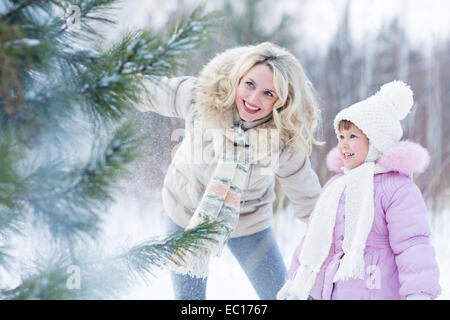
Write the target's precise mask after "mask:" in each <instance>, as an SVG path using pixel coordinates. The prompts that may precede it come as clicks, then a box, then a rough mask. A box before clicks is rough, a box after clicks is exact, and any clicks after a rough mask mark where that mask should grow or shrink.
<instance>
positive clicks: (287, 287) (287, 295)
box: [277, 279, 298, 300]
mask: <svg viewBox="0 0 450 320" xmlns="http://www.w3.org/2000/svg"><path fill="white" fill-rule="evenodd" d="M291 287H292V279H289V280H288V281H287V282H286V283H285V284H284V286H283V287H282V288H281V290H280V291H279V292H278V294H277V299H278V300H298V297H297V296H296V295H295V294H294V293H293V292H292V290H291V289H292V288H291Z"/></svg>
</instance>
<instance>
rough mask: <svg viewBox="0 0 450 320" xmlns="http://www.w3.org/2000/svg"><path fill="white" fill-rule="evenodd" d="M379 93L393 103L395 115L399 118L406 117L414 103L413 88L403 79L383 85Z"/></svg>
mask: <svg viewBox="0 0 450 320" xmlns="http://www.w3.org/2000/svg"><path fill="white" fill-rule="evenodd" d="M378 94H379V95H381V96H383V98H384V99H386V100H388V101H389V102H391V103H392V105H393V115H394V116H395V117H396V118H397V119H398V120H403V119H405V118H406V116H407V115H408V113H409V111H410V110H411V108H412V106H413V104H414V100H413V92H412V90H411V89H410V88H409V86H408V85H406V84H405V83H404V82H402V81H392V82H389V83H386V84H384V85H382V86H381V88H380V91H379V92H378Z"/></svg>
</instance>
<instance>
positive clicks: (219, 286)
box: [104, 0, 450, 299]
mask: <svg viewBox="0 0 450 320" xmlns="http://www.w3.org/2000/svg"><path fill="white" fill-rule="evenodd" d="M218 3H219V2H218V1H209V2H208V7H210V8H212V9H214V8H215V7H217V6H218ZM270 3H272V6H273V7H271V4H270ZM270 3H269V5H266V6H264V8H263V10H270V12H271V19H268V20H267V21H264V23H267V24H276V23H279V21H278V20H277V19H280V17H281V15H282V14H283V13H284V12H298V13H299V16H300V15H301V17H303V18H304V19H303V20H302V28H303V29H302V30H303V31H302V34H303V35H305V36H304V37H303V38H302V39H301V40H299V45H300V44H301V45H302V46H303V47H304V46H306V45H308V46H311V47H315V48H317V50H324V48H326V46H327V43H328V42H329V41H330V39H332V37H333V34H334V33H335V32H336V28H337V23H338V21H337V16H338V15H337V14H336V12H337V11H339V10H341V8H342V6H343V5H344V4H345V1H334V0H333V1H327V0H320V1H302V6H300V5H299V2H297V1H287V0H284V1H276V2H275V1H271V2H270ZM196 4H198V1H175V0H173V1H170V0H167V1H164V2H161V1H138V0H128V1H123V2H122V5H121V7H122V9H120V10H119V11H118V19H119V25H118V26H117V27H115V28H114V29H112V30H110V31H107V32H106V33H107V36H108V38H109V39H110V40H114V39H115V38H116V37H117V36H118V34H120V31H123V30H132V29H136V28H145V27H157V28H160V29H164V26H165V24H166V22H167V20H168V16H169V14H170V13H171V12H173V11H174V10H175V9H176V8H177V6H180V5H181V6H182V7H184V8H192V7H193V6H195V5H196ZM448 12H450V1H447V0H442V1H440V0H431V1H422V0H404V1H402V0H397V1H385V0H378V1H355V2H354V4H353V6H352V9H351V12H350V15H351V17H350V22H351V26H350V27H351V29H352V31H353V33H354V37H355V40H356V41H362V42H363V41H364V39H365V37H366V36H367V34H369V33H374V32H376V30H378V29H379V28H380V27H381V26H382V25H383V22H384V21H386V20H388V19H391V18H392V17H393V16H397V17H398V18H399V19H400V21H401V23H402V25H403V26H405V29H406V30H408V37H409V38H410V41H411V43H412V45H414V46H419V47H420V46H422V47H427V46H431V45H432V44H433V43H436V42H437V41H440V39H445V38H446V37H448V34H449V30H450V22H449V21H450V20H449V19H448V18H447V17H446V15H447V13H448ZM325 21H326V23H324V22H325ZM300 42H301V43H300ZM447 107H448V106H447ZM325 125H326V124H325ZM153 156H154V157H160V158H161V157H163V156H162V155H161V154H159V153H158V152H155V153H154V154H153ZM161 171H162V172H163V171H164V168H162V169H161ZM130 183H131V184H134V182H130ZM128 187H129V186H128ZM131 189H133V190H134V192H131V193H129V194H127V196H123V197H122V198H119V199H118V201H117V203H116V204H115V205H114V206H113V207H112V208H111V212H110V217H109V218H108V220H107V222H106V226H105V229H104V230H105V231H106V232H105V235H104V243H105V244H107V245H108V246H111V247H114V246H120V245H123V244H124V243H135V242H137V241H140V240H143V239H147V238H149V237H152V236H159V235H161V234H162V233H163V230H164V212H163V208H162V204H161V196H160V190H159V188H158V187H154V184H152V186H147V185H146V184H145V183H144V184H143V185H137V186H136V185H134V186H132V187H131ZM137 189H139V191H138V192H136V190H137ZM139 194H140V195H141V197H140V196H139ZM136 195H138V196H136ZM430 224H431V226H432V232H433V233H432V243H433V245H434V246H435V249H436V254H437V260H438V263H439V266H440V270H441V280H440V282H441V286H442V295H441V296H440V298H439V299H450V248H449V247H448V246H447V244H448V243H449V241H448V240H449V232H448V231H449V230H450V208H448V207H447V209H446V208H445V207H444V208H442V207H441V208H440V209H439V211H436V212H431V211H430ZM274 228H275V232H276V236H277V240H278V244H279V247H280V249H281V252H282V255H283V257H284V260H285V264H286V266H289V264H290V259H291V256H292V254H293V251H294V248H295V246H296V245H297V244H298V242H299V239H300V238H301V236H302V235H303V233H304V231H305V225H304V224H303V223H301V222H300V221H298V220H296V219H295V218H294V217H293V215H292V212H291V211H290V210H289V207H288V208H287V209H286V210H283V211H281V212H280V213H279V214H278V215H277V216H276V219H275V225H274ZM210 270H211V272H210V277H209V280H208V287H207V298H208V299H258V297H257V295H256V293H255V291H254V290H253V288H252V286H251V284H250V282H249V281H248V279H247V278H246V276H245V274H244V272H243V271H242V269H241V268H240V266H239V264H238V263H237V262H236V260H235V259H234V257H233V256H232V255H231V253H230V251H229V250H228V249H225V250H224V252H223V254H222V257H221V258H220V259H214V260H213V261H212V264H211V269H210ZM122 298H123V299H173V291H172V284H171V281H170V277H169V274H168V272H167V271H158V272H157V273H156V277H155V278H153V280H152V281H151V282H150V283H142V285H140V286H137V287H135V288H133V289H132V290H130V291H129V292H126V293H124V294H123V297H122Z"/></svg>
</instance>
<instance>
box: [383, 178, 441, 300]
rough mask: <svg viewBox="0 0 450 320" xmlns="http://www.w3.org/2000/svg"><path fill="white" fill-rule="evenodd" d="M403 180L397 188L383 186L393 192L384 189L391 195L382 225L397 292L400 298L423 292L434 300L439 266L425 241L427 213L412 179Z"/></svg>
mask: <svg viewBox="0 0 450 320" xmlns="http://www.w3.org/2000/svg"><path fill="white" fill-rule="evenodd" d="M405 180H406V179H405ZM405 180H403V183H402V184H401V185H400V186H399V185H398V184H396V183H392V184H390V185H385V188H390V187H392V188H393V189H395V191H393V192H389V190H386V191H387V192H386V193H387V194H392V197H391V199H389V202H388V204H387V208H386V222H387V226H388V230H389V242H390V245H391V247H392V250H393V251H394V254H395V261H396V264H397V268H398V273H399V280H400V285H401V287H400V291H399V293H400V295H402V296H404V297H406V296H408V295H410V294H415V293H423V294H427V295H429V296H430V297H431V298H433V299H434V298H436V297H437V296H438V295H439V294H440V293H441V288H440V286H439V267H438V265H437V262H436V257H435V251H434V248H433V246H432V245H431V244H430V239H429V237H430V227H429V223H428V216H427V210H426V206H425V202H424V200H423V198H422V194H421V192H420V190H419V188H418V187H417V186H416V185H415V184H414V182H413V181H412V180H410V179H407V180H406V181H405ZM405 182H406V183H405Z"/></svg>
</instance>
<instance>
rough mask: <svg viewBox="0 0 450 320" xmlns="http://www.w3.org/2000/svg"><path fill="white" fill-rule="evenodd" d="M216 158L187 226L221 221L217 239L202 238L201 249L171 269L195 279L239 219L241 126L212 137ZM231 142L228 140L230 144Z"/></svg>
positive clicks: (244, 146) (244, 156)
mask: <svg viewBox="0 0 450 320" xmlns="http://www.w3.org/2000/svg"><path fill="white" fill-rule="evenodd" d="M214 139H215V145H216V146H219V147H217V148H216V150H217V154H218V155H219V160H218V163H217V166H216V169H215V171H214V174H213V176H212V178H211V180H210V181H209V183H208V185H207V187H206V189H205V193H204V194H203V197H202V200H201V201H200V204H199V205H198V207H197V209H196V210H195V212H194V214H193V216H192V218H191V221H190V223H189V225H188V227H187V228H193V227H195V226H197V225H199V224H200V223H203V222H206V221H219V220H220V221H221V222H222V230H220V232H219V233H217V234H215V235H214V237H213V238H214V240H216V241H211V240H209V241H207V240H205V241H203V243H202V244H201V248H199V249H196V250H195V252H192V253H191V252H190V253H188V256H187V257H185V261H187V263H184V264H181V265H174V266H173V267H172V269H173V271H175V272H176V273H179V274H188V275H190V276H193V277H197V278H205V277H207V275H208V268H209V261H210V258H211V257H212V256H220V254H221V252H222V249H223V247H224V245H225V243H226V242H227V240H228V238H229V237H230V234H231V233H232V232H233V231H234V230H235V229H236V226H237V224H238V221H239V212H240V203H241V196H242V193H243V188H244V183H245V181H246V180H247V174H248V171H249V163H248V162H249V146H248V137H247V136H246V134H245V133H244V131H243V130H242V129H238V130H235V129H226V130H225V134H223V133H222V134H220V135H218V136H215V137H214ZM230 142H231V143H230Z"/></svg>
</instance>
